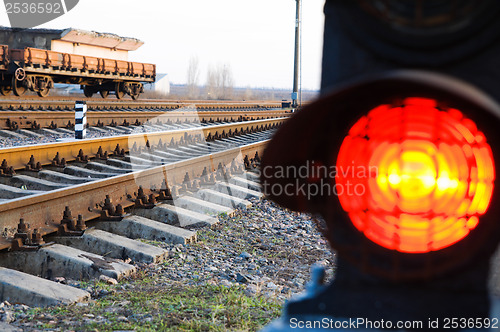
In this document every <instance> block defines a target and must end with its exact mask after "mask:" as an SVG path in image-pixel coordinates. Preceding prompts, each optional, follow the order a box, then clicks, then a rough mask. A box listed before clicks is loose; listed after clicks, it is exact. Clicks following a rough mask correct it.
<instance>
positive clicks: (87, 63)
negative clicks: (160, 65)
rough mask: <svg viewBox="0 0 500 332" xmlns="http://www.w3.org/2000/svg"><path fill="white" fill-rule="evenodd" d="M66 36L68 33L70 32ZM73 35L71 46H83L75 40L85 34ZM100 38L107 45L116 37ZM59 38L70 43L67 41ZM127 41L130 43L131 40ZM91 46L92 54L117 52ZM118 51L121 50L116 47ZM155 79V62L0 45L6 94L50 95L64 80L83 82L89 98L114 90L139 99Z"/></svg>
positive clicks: (0, 77)
mask: <svg viewBox="0 0 500 332" xmlns="http://www.w3.org/2000/svg"><path fill="white" fill-rule="evenodd" d="M4 30H5V28H4ZM31 31H33V30H30V32H31ZM69 31H70V32H73V31H74V30H69ZM85 33H87V34H86V35H84V36H85V37H88V32H85ZM28 35H29V34H28ZM65 35H68V33H67V32H66V34H65ZM73 35H74V36H72V37H71V38H72V39H69V42H68V43H67V44H71V46H72V48H71V49H78V47H80V48H81V45H80V43H79V42H78V43H75V42H73V41H74V40H76V39H77V38H79V39H82V40H84V38H83V37H82V34H81V33H80V34H73ZM70 36H71V34H70ZM22 37H24V36H22ZM38 38H39V37H38ZM67 38H68V37H67ZM99 38H100V39H101V42H102V39H104V42H106V43H107V44H109V40H112V41H114V40H115V39H116V38H115V39H112V38H109V37H102V36H99V37H96V38H94V40H98V41H100V39H99ZM105 38H107V39H105ZM120 38H121V37H120ZM11 39H12V38H11ZM20 39H21V38H20ZM87 39H88V38H87ZM0 40H1V38H0ZM34 40H36V38H35V39H34ZM57 41H58V42H59V43H62V42H66V41H65V40H63V41H61V40H57ZM93 42H94V44H95V43H96V42H95V41H93ZM127 42H128V44H130V42H129V41H128V40H127ZM14 44H15V43H14ZM18 44H19V43H18ZM42 45H43V43H42ZM51 45H56V46H58V45H59V44H54V42H53V41H52V42H51ZM21 46H23V45H22V44H21ZM91 46H92V47H93V49H91V50H92V52H93V53H92V54H105V55H112V54H113V53H112V52H108V53H106V52H103V51H102V50H103V49H104V50H107V49H110V50H111V51H113V47H109V45H107V48H105V47H102V46H95V45H91ZM111 46H113V45H111ZM53 48H56V47H53ZM88 48H90V46H88V47H87V49H88ZM56 49H57V48H56ZM114 51H115V53H117V52H116V51H117V50H116V48H115V49H114ZM155 79H156V66H155V65H154V64H147V63H139V62H131V61H128V60H126V59H112V58H106V57H99V56H93V55H85V54H82V52H80V54H74V53H70V52H61V51H57V50H50V49H43V48H36V47H22V48H10V47H9V45H0V93H1V94H2V95H4V96H7V95H9V94H10V93H11V92H13V93H14V94H15V95H16V96H22V95H23V94H24V93H26V91H28V90H30V91H34V92H36V93H37V94H38V95H39V96H40V97H46V96H47V95H48V94H49V91H50V89H51V88H53V87H54V84H55V83H63V84H80V86H81V88H82V89H83V92H84V94H85V96H86V97H92V96H93V95H94V94H95V93H99V94H100V95H101V96H102V97H103V98H106V97H108V95H109V94H110V92H113V93H114V94H115V95H116V97H117V98H118V99H121V98H123V97H124V96H125V95H126V94H128V95H129V96H131V97H132V99H134V100H135V99H137V98H138V97H139V95H140V94H141V92H143V91H144V86H143V83H153V82H154V81H155Z"/></svg>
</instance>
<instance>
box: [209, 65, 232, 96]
mask: <svg viewBox="0 0 500 332" xmlns="http://www.w3.org/2000/svg"><path fill="white" fill-rule="evenodd" d="M206 88H207V94H208V98H209V99H231V97H232V96H233V88H234V79H233V72H232V70H231V66H230V65H228V64H224V65H218V66H217V67H215V68H214V67H212V66H210V67H209V68H208V72H207V84H206Z"/></svg>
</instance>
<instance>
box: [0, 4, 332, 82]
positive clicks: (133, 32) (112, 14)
mask: <svg viewBox="0 0 500 332" xmlns="http://www.w3.org/2000/svg"><path fill="white" fill-rule="evenodd" d="M323 4H324V0H304V1H303V8H302V11H303V20H302V22H303V30H302V31H303V35H302V42H303V48H302V55H303V59H302V87H303V88H304V89H319V84H320V70H321V68H320V67H321V48H322V40H323ZM0 9H1V10H0V25H5V26H9V21H8V18H7V15H6V13H5V7H3V6H1V7H0ZM39 27H43V28H58V29H59V28H68V27H73V28H79V29H85V30H94V31H98V32H111V33H115V34H118V35H121V36H127V37H135V38H139V39H141V40H143V41H144V42H145V45H144V46H142V47H141V48H140V49H139V50H137V51H134V52H131V53H130V59H131V60H134V61H141V62H150V63H155V64H156V65H157V66H158V67H157V71H158V72H159V73H168V74H169V76H170V81H171V82H172V83H185V82H186V76H187V67H188V63H189V59H190V58H191V57H198V59H199V63H200V74H201V77H200V84H204V83H205V76H206V72H207V68H208V66H210V65H213V66H215V65H217V64H230V65H231V68H232V70H233V75H234V79H235V84H236V86H240V87H247V86H251V87H276V88H291V87H292V79H293V47H294V27H295V1H294V0H253V1H243V0H212V1H206V0H175V1H173V0H161V1H160V0H158V1H153V0H142V1H137V0H134V1H132V0H80V2H79V4H78V5H77V6H76V7H75V8H74V9H73V10H71V11H70V12H68V13H67V14H66V15H63V16H62V17H59V18H57V19H55V20H53V21H51V22H49V23H46V24H44V25H42V26H39Z"/></svg>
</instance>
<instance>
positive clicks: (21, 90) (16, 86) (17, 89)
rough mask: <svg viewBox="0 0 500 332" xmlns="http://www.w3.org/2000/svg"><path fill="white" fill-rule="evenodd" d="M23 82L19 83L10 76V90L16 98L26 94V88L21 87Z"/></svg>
mask: <svg viewBox="0 0 500 332" xmlns="http://www.w3.org/2000/svg"><path fill="white" fill-rule="evenodd" d="M16 72H17V71H16ZM23 82H24V81H19V80H18V79H17V78H16V76H12V90H13V91H14V94H15V95H16V96H22V95H24V94H25V93H26V91H27V90H28V88H26V87H25V86H24V85H23Z"/></svg>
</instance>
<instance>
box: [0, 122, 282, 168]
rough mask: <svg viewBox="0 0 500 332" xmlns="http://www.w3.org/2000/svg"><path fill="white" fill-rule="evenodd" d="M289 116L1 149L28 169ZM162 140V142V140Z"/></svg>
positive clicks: (1, 156) (11, 163)
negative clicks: (30, 166) (63, 160)
mask: <svg viewBox="0 0 500 332" xmlns="http://www.w3.org/2000/svg"><path fill="white" fill-rule="evenodd" d="M285 120H286V118H276V119H269V120H255V121H246V122H236V123H229V124H222V125H213V126H205V127H199V128H189V129H179V130H174V131H168V132H151V133H140V134H133V135H123V136H112V137H104V138H99V139H93V140H78V141H71V142H57V143H48V144H40V145H32V146H19V147H13V148H4V149H0V162H1V161H3V160H5V161H6V162H7V166H8V167H13V168H14V169H15V170H19V169H24V168H25V167H26V165H27V164H28V162H29V161H30V159H31V156H33V158H34V162H35V163H40V164H41V165H42V166H44V165H50V164H52V161H53V160H54V158H55V157H56V155H57V154H59V158H60V159H62V158H64V159H65V160H66V162H68V161H74V160H76V158H77V156H78V155H79V153H80V150H81V151H82V154H83V155H86V156H88V157H89V158H93V157H95V156H96V154H97V153H98V151H99V150H101V151H102V153H105V152H108V154H110V155H112V154H113V153H114V151H115V149H116V148H117V146H119V148H120V150H121V149H124V150H125V152H128V151H130V150H131V149H132V148H133V147H134V145H135V147H136V148H137V149H141V148H144V147H145V146H146V144H149V145H150V146H151V147H154V146H157V145H159V143H161V144H167V145H168V144H171V143H174V144H175V143H179V142H180V141H181V139H182V140H185V139H186V138H187V137H189V136H192V137H194V136H197V135H203V138H205V139H207V138H208V139H209V140H210V139H211V138H212V137H216V136H219V135H224V134H229V133H234V132H235V131H237V132H242V131H246V130H253V129H261V130H262V129H265V128H266V127H271V126H274V125H280V124H282V123H283V122H284V121H285ZM160 140H161V142H160Z"/></svg>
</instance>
